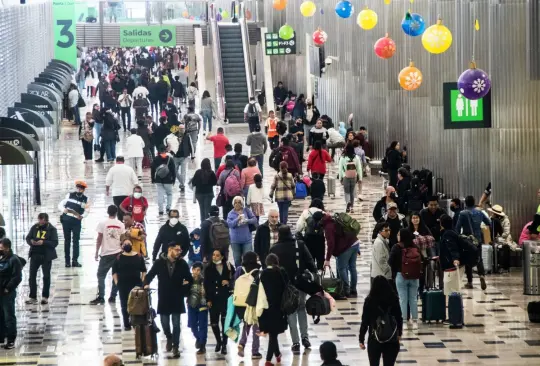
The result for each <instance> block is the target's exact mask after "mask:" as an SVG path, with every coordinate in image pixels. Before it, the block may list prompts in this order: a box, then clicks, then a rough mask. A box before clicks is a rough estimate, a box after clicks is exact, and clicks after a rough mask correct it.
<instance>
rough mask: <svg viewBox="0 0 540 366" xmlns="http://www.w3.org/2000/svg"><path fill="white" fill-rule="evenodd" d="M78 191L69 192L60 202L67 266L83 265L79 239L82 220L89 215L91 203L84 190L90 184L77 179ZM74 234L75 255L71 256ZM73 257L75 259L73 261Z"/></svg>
mask: <svg viewBox="0 0 540 366" xmlns="http://www.w3.org/2000/svg"><path fill="white" fill-rule="evenodd" d="M75 188H76V191H74V192H71V193H68V194H67V195H66V198H64V199H63V200H62V201H61V202H60V203H59V204H58V210H59V211H62V216H60V222H61V223H62V230H63V232H64V257H65V260H66V268H68V267H72V266H73V267H82V266H81V264H80V263H79V262H78V259H79V240H80V238H81V222H82V219H83V218H84V217H85V216H87V215H88V209H89V208H90V203H89V201H88V197H86V196H85V195H84V191H85V190H86V188H88V185H87V184H86V182H85V181H83V180H77V181H75ZM72 236H73V257H72V256H71V239H72ZM72 259H73V261H71V260H72Z"/></svg>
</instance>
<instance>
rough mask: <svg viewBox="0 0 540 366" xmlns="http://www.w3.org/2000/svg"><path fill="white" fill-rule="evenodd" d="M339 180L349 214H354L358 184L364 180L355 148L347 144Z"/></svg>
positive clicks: (341, 161) (341, 159)
mask: <svg viewBox="0 0 540 366" xmlns="http://www.w3.org/2000/svg"><path fill="white" fill-rule="evenodd" d="M339 179H340V180H341V182H342V184H343V190H344V192H345V202H346V203H347V212H351V213H352V212H354V211H353V206H354V198H355V196H356V182H358V181H361V180H362V163H361V162H360V159H359V158H358V156H357V155H356V153H355V152H354V146H353V145H352V144H347V145H346V146H345V151H344V153H343V155H342V156H341V158H340V159H339Z"/></svg>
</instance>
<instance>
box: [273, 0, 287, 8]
mask: <svg viewBox="0 0 540 366" xmlns="http://www.w3.org/2000/svg"><path fill="white" fill-rule="evenodd" d="M272 6H273V7H274V9H276V10H284V9H285V7H286V6H287V0H274V4H273V5H272Z"/></svg>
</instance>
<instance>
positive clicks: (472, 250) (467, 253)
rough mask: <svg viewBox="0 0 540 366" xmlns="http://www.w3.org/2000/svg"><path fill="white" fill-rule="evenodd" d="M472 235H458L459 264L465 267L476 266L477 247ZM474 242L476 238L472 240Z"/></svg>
mask: <svg viewBox="0 0 540 366" xmlns="http://www.w3.org/2000/svg"><path fill="white" fill-rule="evenodd" d="M473 238H474V236H473V235H469V236H467V235H459V237H458V245H459V251H460V253H459V262H460V263H461V264H464V265H466V266H471V267H474V266H476V265H477V264H478V251H477V250H476V248H477V247H478V246H477V245H476V244H475V241H474V240H473ZM474 239H475V240H476V238H474Z"/></svg>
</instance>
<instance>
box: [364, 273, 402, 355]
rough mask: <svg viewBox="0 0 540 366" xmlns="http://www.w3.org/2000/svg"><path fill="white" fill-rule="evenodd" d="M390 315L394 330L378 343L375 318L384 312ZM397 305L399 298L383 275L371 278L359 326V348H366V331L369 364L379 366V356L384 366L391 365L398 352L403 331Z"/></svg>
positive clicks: (399, 310)
mask: <svg viewBox="0 0 540 366" xmlns="http://www.w3.org/2000/svg"><path fill="white" fill-rule="evenodd" d="M388 313H389V315H390V318H392V317H393V319H394V320H395V327H396V332H395V334H394V336H393V337H392V338H391V339H390V340H389V341H387V342H384V343H380V342H379V341H377V338H376V337H375V330H376V328H377V323H376V321H377V318H378V317H379V316H383V315H385V314H388ZM401 314H402V313H401V309H400V307H399V299H398V296H397V294H396V292H395V291H394V289H393V288H392V286H391V285H390V282H389V281H388V280H387V279H386V278H384V276H377V277H375V278H374V279H373V283H372V284H371V290H370V291H369V295H368V296H367V297H366V300H365V302H364V309H363V311H362V325H361V326H360V335H359V340H360V348H361V349H366V343H365V338H366V333H368V332H369V333H368V344H367V351H368V358H369V365H370V366H379V362H380V360H381V357H382V359H383V365H384V366H393V365H394V364H395V363H396V359H397V356H398V353H399V341H400V339H401V333H402V331H403V318H402V315H401Z"/></svg>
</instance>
